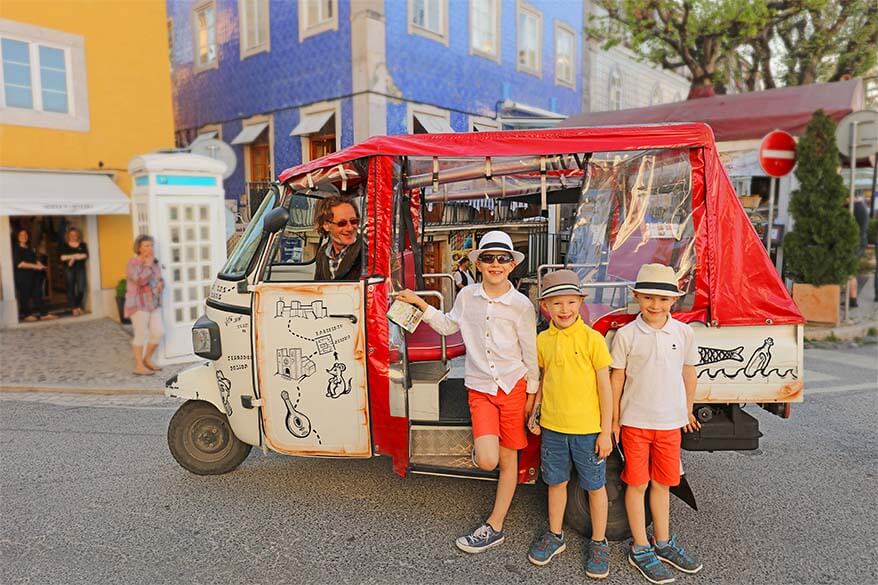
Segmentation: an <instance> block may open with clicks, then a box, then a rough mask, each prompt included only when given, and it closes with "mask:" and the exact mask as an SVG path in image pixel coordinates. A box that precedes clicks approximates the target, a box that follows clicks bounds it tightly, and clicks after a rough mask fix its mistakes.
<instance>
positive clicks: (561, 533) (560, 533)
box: [549, 530, 564, 538]
mask: <svg viewBox="0 0 878 585" xmlns="http://www.w3.org/2000/svg"><path fill="white" fill-rule="evenodd" d="M549 532H552V531H551V530H550V531H549ZM552 535H554V536H557V537H558V538H564V531H563V530H562V531H561V532H552Z"/></svg>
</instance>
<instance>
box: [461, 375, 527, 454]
mask: <svg viewBox="0 0 878 585" xmlns="http://www.w3.org/2000/svg"><path fill="white" fill-rule="evenodd" d="M526 403H527V380H525V379H524V378H522V379H521V380H519V381H518V383H517V384H515V387H514V388H513V389H512V391H511V392H510V393H509V394H506V393H505V392H503V390H500V389H499V388H498V389H497V395H496V396H491V395H489V394H485V393H484V392H477V391H476V390H469V412H470V417H471V418H472V424H473V438H474V439H478V438H479V437H481V436H484V435H497V436H498V437H500V446H501V447H506V448H507V449H516V450H517V449H524V448H525V447H527V433H526V432H525V428H524V425H525V416H524V408H525V405H526Z"/></svg>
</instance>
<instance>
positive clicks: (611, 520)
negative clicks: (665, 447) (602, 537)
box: [564, 451, 652, 541]
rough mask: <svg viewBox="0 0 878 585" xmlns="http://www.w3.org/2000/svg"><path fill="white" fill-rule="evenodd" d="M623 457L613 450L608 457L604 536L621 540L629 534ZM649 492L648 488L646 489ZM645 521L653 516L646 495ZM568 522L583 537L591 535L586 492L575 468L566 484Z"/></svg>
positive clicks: (648, 520)
mask: <svg viewBox="0 0 878 585" xmlns="http://www.w3.org/2000/svg"><path fill="white" fill-rule="evenodd" d="M621 473H622V460H621V459H620V458H619V454H618V453H616V452H615V451H614V452H613V453H611V454H610V456H609V457H608V458H607V504H608V506H607V540H612V541H620V540H625V539H626V538H628V537H629V536H631V529H630V528H629V527H628V516H627V514H626V513H625V482H623V481H622V478H621ZM647 492H648V490H647ZM646 502H647V505H646V525H647V526H649V524H650V522H651V521H652V518H651V517H650V513H649V505H648V502H649V499H648V497H647V498H646ZM564 521H565V522H566V523H567V526H569V527H571V528H575V529H576V530H578V531H580V532H581V533H582V534H583V535H585V536H586V537H590V536H591V514H590V513H589V511H588V492H586V491H585V490H584V489H582V486H580V485H579V477H578V476H577V475H576V470H573V472H572V473H571V474H570V482H569V483H568V484H567V508H566V510H565V511H564Z"/></svg>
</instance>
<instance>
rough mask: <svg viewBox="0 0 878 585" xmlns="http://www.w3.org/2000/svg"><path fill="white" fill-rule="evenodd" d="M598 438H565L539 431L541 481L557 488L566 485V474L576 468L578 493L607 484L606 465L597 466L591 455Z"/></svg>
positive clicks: (601, 463) (560, 434)
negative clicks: (579, 490) (559, 485)
mask: <svg viewBox="0 0 878 585" xmlns="http://www.w3.org/2000/svg"><path fill="white" fill-rule="evenodd" d="M597 438H598V434H597V433H593V434H591V435H568V434H566V433H557V432H555V431H551V430H549V429H545V428H544V429H543V432H542V433H541V446H540V470H541V472H542V475H543V481H544V482H546V483H547V484H549V485H558V484H559V483H564V482H565V481H570V470H571V469H572V468H573V466H574V465H576V473H578V474H579V484H580V485H581V486H582V489H584V490H587V491H593V490H596V489H600V488H602V487H604V484H606V482H607V461H606V460H603V461H601V462H600V463H598V456H597V453H595V452H594V447H595V442H596V441H597Z"/></svg>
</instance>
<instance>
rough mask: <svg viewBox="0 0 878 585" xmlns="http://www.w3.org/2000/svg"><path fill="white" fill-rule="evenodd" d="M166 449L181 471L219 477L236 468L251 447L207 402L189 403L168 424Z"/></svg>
mask: <svg viewBox="0 0 878 585" xmlns="http://www.w3.org/2000/svg"><path fill="white" fill-rule="evenodd" d="M168 448H170V450H171V455H173V456H174V459H176V460H177V463H179V464H180V466H181V467H183V469H185V470H187V471H191V472H192V473H194V474H196V475H221V474H223V473H228V472H229V471H232V470H233V469H235V468H236V467H238V466H239V465H240V464H241V463H242V462H243V461H244V459H246V458H247V455H249V454H250V448H251V446H250V445H248V444H247V443H244V442H242V441H241V440H240V439H238V437H236V436H235V434H234V433H233V432H232V429H231V427H230V426H229V419H228V418H226V415H225V414H223V413H221V412H220V411H219V410H217V409H216V408H215V407H214V406H213V405H212V404H210V403H209V402H204V401H203V400H188V401H186V402H185V403H184V404H183V405H182V406H181V407H180V408H178V409H177V412H175V413H174V416H173V417H172V418H171V423H170V424H169V425H168Z"/></svg>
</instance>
